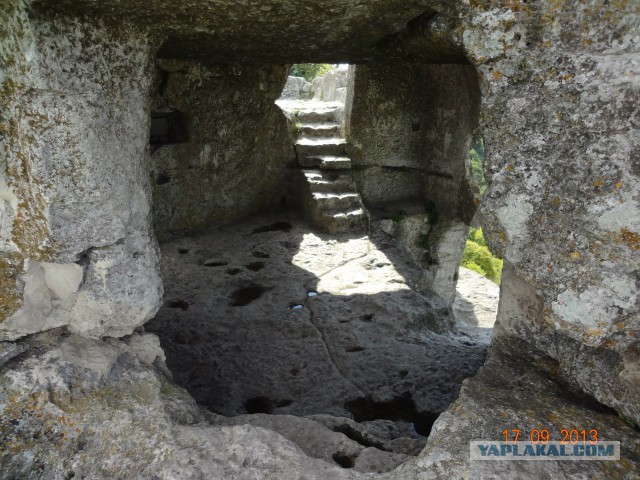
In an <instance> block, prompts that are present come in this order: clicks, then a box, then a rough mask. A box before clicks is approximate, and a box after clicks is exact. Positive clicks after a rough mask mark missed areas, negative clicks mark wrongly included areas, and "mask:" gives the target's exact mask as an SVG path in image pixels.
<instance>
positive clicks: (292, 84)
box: [280, 75, 314, 100]
mask: <svg viewBox="0 0 640 480" xmlns="http://www.w3.org/2000/svg"><path fill="white" fill-rule="evenodd" d="M313 96H314V91H313V86H312V84H311V83H309V82H307V81H306V80H305V79H304V78H303V77H293V76H291V75H289V76H288V77H287V83H285V85H284V89H283V90H282V94H281V95H280V98H282V99H287V100H309V99H310V98H312V97H313Z"/></svg>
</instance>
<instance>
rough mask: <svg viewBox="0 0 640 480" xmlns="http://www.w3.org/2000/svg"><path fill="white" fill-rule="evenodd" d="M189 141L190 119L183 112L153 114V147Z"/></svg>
mask: <svg viewBox="0 0 640 480" xmlns="http://www.w3.org/2000/svg"><path fill="white" fill-rule="evenodd" d="M188 141H189V129H188V118H187V115H186V114H185V113H183V112H154V113H152V114H151V132H150V135H149V143H150V144H151V145H170V144H172V143H187V142H188Z"/></svg>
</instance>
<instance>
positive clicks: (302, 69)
mask: <svg viewBox="0 0 640 480" xmlns="http://www.w3.org/2000/svg"><path fill="white" fill-rule="evenodd" d="M332 68H333V65H330V64H328V63H296V64H295V65H294V66H293V67H291V72H290V73H289V75H292V76H294V77H304V79H305V80H306V81H307V82H310V81H312V80H313V79H314V78H316V77H321V76H323V75H324V74H325V73H327V72H328V71H329V70H331V69H332Z"/></svg>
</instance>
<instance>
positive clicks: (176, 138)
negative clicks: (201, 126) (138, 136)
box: [149, 112, 189, 184]
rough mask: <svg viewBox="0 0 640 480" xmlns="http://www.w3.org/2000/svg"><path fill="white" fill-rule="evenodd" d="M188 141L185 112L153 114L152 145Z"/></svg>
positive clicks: (151, 126)
mask: <svg viewBox="0 0 640 480" xmlns="http://www.w3.org/2000/svg"><path fill="white" fill-rule="evenodd" d="M188 141H189V129H188V119H187V116H186V114H184V113H183V112H154V113H152V114H151V123H150V133H149V143H150V144H151V145H153V146H159V145H169V144H173V143H186V142H188ZM158 184H160V182H158Z"/></svg>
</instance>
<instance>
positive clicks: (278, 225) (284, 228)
mask: <svg viewBox="0 0 640 480" xmlns="http://www.w3.org/2000/svg"><path fill="white" fill-rule="evenodd" d="M292 228H293V225H291V224H290V223H289V222H275V223H272V224H271V225H264V226H262V227H258V228H254V229H253V231H252V232H251V233H265V232H278V231H280V232H289V231H291V229H292Z"/></svg>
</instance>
